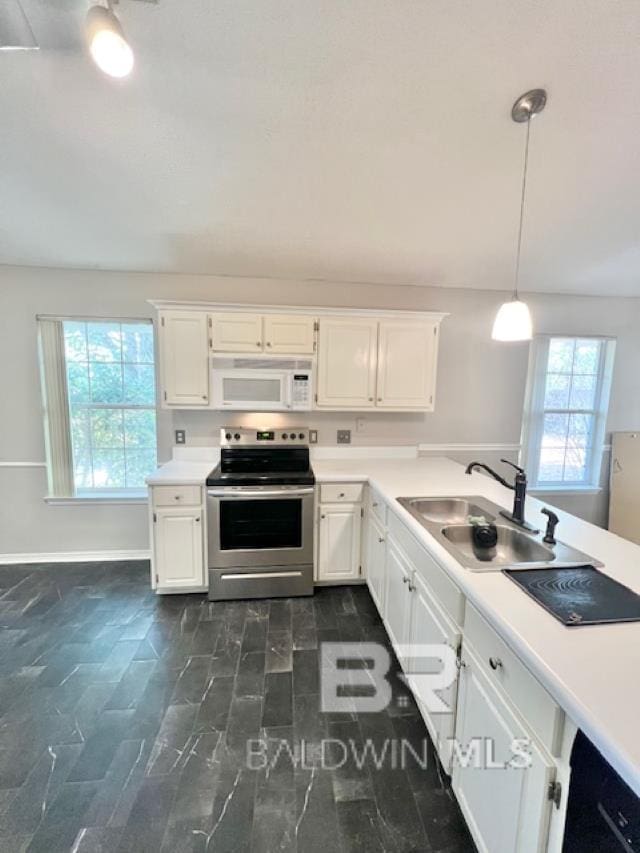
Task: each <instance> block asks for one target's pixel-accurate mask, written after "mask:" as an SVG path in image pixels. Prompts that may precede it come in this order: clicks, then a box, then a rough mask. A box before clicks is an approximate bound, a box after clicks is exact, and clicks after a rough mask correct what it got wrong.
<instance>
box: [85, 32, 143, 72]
mask: <svg viewBox="0 0 640 853" xmlns="http://www.w3.org/2000/svg"><path fill="white" fill-rule="evenodd" d="M89 50H90V51H91V56H92V57H93V61H94V62H95V63H96V65H97V66H98V68H100V69H101V70H102V71H104V73H105V74H108V75H109V76H110V77H126V76H127V74H130V73H131V69H132V68H133V62H134V59H133V51H132V50H131V47H130V46H129V44H128V43H127V41H126V40H125V39H124V38H123V37H122V36H121V35H120V33H117V32H114V31H113V30H98V31H97V32H96V33H95V35H94V36H93V38H92V39H91V44H90V45H89Z"/></svg>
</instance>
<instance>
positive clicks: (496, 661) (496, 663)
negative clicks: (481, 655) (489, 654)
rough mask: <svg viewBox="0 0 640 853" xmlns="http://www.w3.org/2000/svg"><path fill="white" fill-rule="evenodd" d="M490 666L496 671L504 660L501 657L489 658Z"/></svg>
mask: <svg viewBox="0 0 640 853" xmlns="http://www.w3.org/2000/svg"><path fill="white" fill-rule="evenodd" d="M489 666H490V667H491V669H493V670H494V671H495V670H496V669H500V667H501V666H502V661H501V660H500V658H489Z"/></svg>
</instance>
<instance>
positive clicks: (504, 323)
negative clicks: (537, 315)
mask: <svg viewBox="0 0 640 853" xmlns="http://www.w3.org/2000/svg"><path fill="white" fill-rule="evenodd" d="M532 336H533V325H532V323H531V312H530V311H529V306H528V305H527V303H526V302H521V301H520V300H519V299H512V300H511V302H505V303H503V304H502V305H501V306H500V309H499V311H498V313H497V314H496V319H495V321H494V323H493V332H492V333H491V337H492V338H493V340H494V341H530V340H531V338H532Z"/></svg>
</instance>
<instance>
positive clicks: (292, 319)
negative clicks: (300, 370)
mask: <svg viewBox="0 0 640 853" xmlns="http://www.w3.org/2000/svg"><path fill="white" fill-rule="evenodd" d="M263 322H264V351H265V352H266V353H270V352H273V353H291V354H293V355H298V354H300V355H304V354H307V353H309V354H311V353H313V352H314V349H315V347H314V344H315V341H314V331H315V329H314V327H315V318H314V317H306V316H304V315H303V314H298V315H296V314H265V316H264V320H263Z"/></svg>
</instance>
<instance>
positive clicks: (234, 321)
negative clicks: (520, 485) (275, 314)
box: [210, 313, 262, 352]
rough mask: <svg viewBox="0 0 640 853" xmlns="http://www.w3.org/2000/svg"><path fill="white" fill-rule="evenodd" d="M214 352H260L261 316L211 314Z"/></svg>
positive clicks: (212, 347)
mask: <svg viewBox="0 0 640 853" xmlns="http://www.w3.org/2000/svg"><path fill="white" fill-rule="evenodd" d="M210 320H211V349H212V350H213V351H214V352H262V315H261V314H244V313H243V314H240V313H238V314H231V313H229V314H227V313H220V314H211V315H210Z"/></svg>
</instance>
